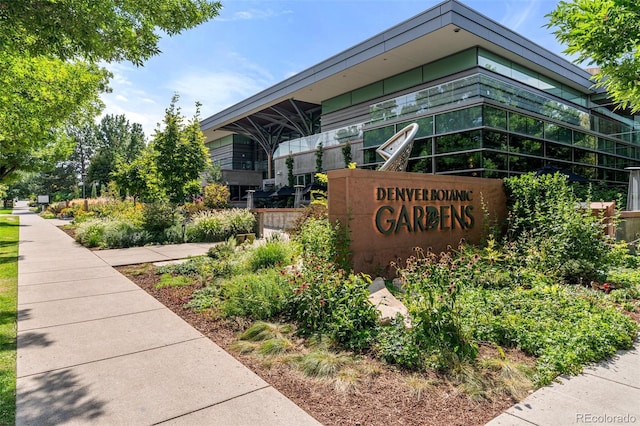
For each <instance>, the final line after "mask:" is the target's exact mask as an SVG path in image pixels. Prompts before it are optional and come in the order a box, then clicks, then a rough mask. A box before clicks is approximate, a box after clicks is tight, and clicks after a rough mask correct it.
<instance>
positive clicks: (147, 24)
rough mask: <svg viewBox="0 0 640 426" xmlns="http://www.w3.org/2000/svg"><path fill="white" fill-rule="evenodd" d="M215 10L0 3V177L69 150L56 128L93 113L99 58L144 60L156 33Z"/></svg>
mask: <svg viewBox="0 0 640 426" xmlns="http://www.w3.org/2000/svg"><path fill="white" fill-rule="evenodd" d="M220 8H221V5H220V3H219V2H216V1H210V0H156V1H153V2H150V1H147V0H55V1H54V0H0V22H1V23H2V24H1V25H0V181H3V180H6V179H8V178H9V177H10V176H11V174H13V173H15V172H16V171H18V170H34V169H37V168H38V167H42V165H43V163H46V162H47V161H48V162H49V163H50V164H51V163H55V161H57V160H59V159H60V158H65V156H66V155H68V153H69V150H70V149H71V148H72V142H70V141H69V140H68V138H67V139H65V138H63V137H61V136H62V135H63V133H61V132H60V127H61V126H63V124H65V123H67V122H68V121H69V120H72V118H73V115H74V114H77V113H78V112H80V111H82V110H85V111H87V110H89V106H90V105H93V106H94V107H95V108H96V111H95V115H97V114H98V107H99V106H100V105H101V104H100V103H99V95H100V93H101V92H102V91H104V90H107V82H108V78H109V76H110V75H109V73H108V72H107V71H106V70H104V69H102V68H100V67H99V66H98V65H96V64H97V63H98V62H99V61H106V62H111V61H122V60H127V61H131V62H132V63H134V64H135V65H142V64H143V63H144V61H145V60H146V59H148V58H150V57H151V56H153V55H155V54H158V53H159V52H160V51H159V49H158V41H159V38H160V34H168V35H175V34H179V33H180V32H181V31H182V30H184V29H188V28H192V27H194V26H196V25H199V24H201V23H203V22H205V21H207V20H209V19H211V18H213V17H214V16H216V15H217V14H218V11H219V10H220ZM50 164H49V165H50Z"/></svg>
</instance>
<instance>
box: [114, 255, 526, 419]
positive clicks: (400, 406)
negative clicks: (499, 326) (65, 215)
mask: <svg viewBox="0 0 640 426" xmlns="http://www.w3.org/2000/svg"><path fill="white" fill-rule="evenodd" d="M118 269H119V271H120V272H121V273H123V274H125V275H127V276H128V277H129V278H130V279H131V280H132V281H133V282H135V283H136V284H137V285H138V286H140V287H141V288H142V289H144V290H145V291H147V292H148V293H149V294H151V295H152V296H153V297H155V298H156V299H157V300H158V301H160V302H161V303H163V304H164V305H165V306H167V307H168V308H169V309H171V310H172V311H173V312H175V313H176V314H177V315H179V316H180V317H182V318H183V319H184V320H185V321H187V322H188V323H189V324H191V325H192V326H193V327H194V328H196V329H197V330H198V331H200V332H201V333H203V334H204V335H206V336H207V337H208V338H209V339H211V340H212V341H213V342H215V343H216V344H218V345H219V346H221V347H222V348H223V349H225V350H227V351H228V352H230V353H231V354H232V355H233V356H234V357H236V358H237V359H238V360H239V361H240V362H242V363H243V364H244V365H246V366H247V367H248V368H250V369H251V370H253V371H254V372H255V373H256V374H258V375H259V376H260V377H262V378H263V379H264V380H265V381H267V382H268V383H269V384H270V385H271V386H273V387H274V388H275V389H277V390H278V391H280V392H281V393H283V394H284V395H286V396H287V397H288V398H289V399H291V400H292V401H294V402H295V403H296V404H297V405H299V406H300V407H301V408H302V409H304V410H305V411H306V412H308V413H309V414H311V415H312V416H313V417H314V418H316V419H317V420H318V421H320V422H321V423H322V424H323V425H327V426H329V425H347V424H348V425H357V424H360V425H483V424H485V423H486V422H488V421H489V420H491V419H492V418H494V417H495V416H497V415H498V414H500V413H502V412H503V411H504V410H506V409H507V408H508V407H510V406H511V405H513V404H514V403H515V402H517V401H516V400H515V399H513V398H511V397H509V396H507V395H500V396H493V397H492V398H491V399H486V398H484V397H479V396H478V395H473V394H471V395H470V394H468V393H465V391H464V390H463V388H462V386H460V385H459V384H457V383H455V382H454V381H453V380H452V379H451V378H448V377H444V376H440V375H437V374H436V373H434V372H428V373H424V374H417V373H414V372H407V371H403V370H402V369H399V368H395V367H393V366H389V365H385V364H383V363H380V362H379V361H376V360H374V359H371V358H369V357H366V356H365V357H362V358H361V360H360V362H361V363H362V364H364V366H362V369H368V370H370V371H372V372H374V373H373V374H371V375H369V376H368V377H366V378H364V379H363V380H361V381H359V383H357V385H356V386H355V388H354V389H350V390H344V389H336V386H335V382H334V381H327V380H319V379H313V378H310V377H306V376H304V375H303V374H301V373H300V372H299V371H297V370H295V369H293V368H291V367H289V366H287V365H284V364H279V363H270V362H269V361H268V359H263V358H259V357H256V356H252V355H242V354H238V353H235V352H234V351H232V350H231V349H230V346H231V344H232V343H233V342H234V341H235V340H236V339H237V338H238V335H239V334H240V332H241V331H243V330H244V329H245V328H246V327H247V326H248V325H249V324H248V323H243V322H240V321H236V322H233V321H227V320H221V319H215V318H213V317H212V316H211V315H207V313H206V312H205V313H195V312H194V311H193V310H191V309H188V308H185V307H184V305H185V303H187V302H188V301H189V300H190V299H191V294H192V293H193V291H194V290H195V289H196V287H195V286H185V287H165V288H160V289H159V288H156V287H155V286H156V284H157V283H158V282H159V280H160V275H157V274H155V272H154V268H153V267H152V266H151V265H142V266H140V265H137V266H134V267H121V268H118ZM141 272H143V273H141ZM506 354H507V358H509V359H511V360H513V361H515V362H519V363H524V364H527V365H530V366H532V365H533V363H534V360H533V358H531V357H528V356H526V355H524V354H523V353H522V352H520V351H517V350H508V351H507V352H506ZM497 356H498V353H497V351H496V349H495V348H494V347H492V346H489V345H481V347H480V356H479V358H480V359H481V358H495V357H497Z"/></svg>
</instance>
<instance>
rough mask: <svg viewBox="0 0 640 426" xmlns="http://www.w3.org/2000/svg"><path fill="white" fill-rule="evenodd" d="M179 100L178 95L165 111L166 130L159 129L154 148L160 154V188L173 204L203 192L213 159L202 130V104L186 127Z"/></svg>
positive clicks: (155, 135) (154, 138)
mask: <svg viewBox="0 0 640 426" xmlns="http://www.w3.org/2000/svg"><path fill="white" fill-rule="evenodd" d="M178 99H179V96H178V95H174V96H173V98H172V99H171V104H170V105H169V108H167V109H166V110H165V116H164V129H157V130H156V133H155V134H154V136H153V142H152V143H151V146H152V148H153V149H154V150H155V152H156V153H157V159H156V168H157V170H158V176H159V179H160V185H161V187H162V188H163V190H164V191H165V193H166V194H167V196H168V198H169V200H170V201H171V202H174V203H178V204H180V203H184V202H185V201H186V200H187V198H188V197H192V196H194V195H197V194H198V193H200V172H202V171H204V170H205V169H206V168H207V167H208V166H209V165H210V164H211V159H210V158H209V151H208V150H207V147H206V146H205V145H204V135H203V134H202V131H201V130H200V120H199V114H200V104H199V103H197V104H196V114H195V115H194V117H193V118H192V119H191V120H190V121H189V122H188V123H187V124H185V123H184V118H183V116H182V114H181V111H180V108H178V107H177V106H176V103H177V102H178Z"/></svg>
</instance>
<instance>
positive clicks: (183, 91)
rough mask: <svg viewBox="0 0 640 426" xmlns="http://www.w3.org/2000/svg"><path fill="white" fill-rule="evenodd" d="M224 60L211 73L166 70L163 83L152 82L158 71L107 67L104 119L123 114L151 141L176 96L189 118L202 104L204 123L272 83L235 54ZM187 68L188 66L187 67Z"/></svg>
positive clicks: (208, 70) (196, 69)
mask: <svg viewBox="0 0 640 426" xmlns="http://www.w3.org/2000/svg"><path fill="white" fill-rule="evenodd" d="M222 56H224V57H225V60H221V61H219V62H218V64H220V65H218V64H214V65H211V64H208V65H206V66H207V67H208V69H204V68H199V67H198V68H196V67H193V66H190V67H189V68H188V69H184V70H183V69H181V68H179V67H174V68H173V69H171V70H167V69H163V74H164V75H166V76H165V79H166V81H164V82H163V83H161V84H159V83H157V82H155V81H150V79H151V77H150V76H152V75H154V71H153V70H151V69H146V68H135V67H127V66H122V65H120V64H117V65H116V66H112V65H108V66H107V67H108V68H109V70H110V71H111V72H112V73H113V74H114V78H113V79H112V80H111V82H110V86H111V87H112V89H113V91H112V93H109V94H104V95H103V96H102V100H103V102H104V103H105V105H106V107H105V110H104V112H103V115H104V114H116V115H118V114H124V115H125V116H126V117H127V119H128V120H129V121H130V122H135V123H140V124H141V125H142V127H143V128H144V131H145V135H147V137H148V138H150V137H151V135H153V133H154V132H155V129H156V127H157V124H158V123H159V122H161V121H162V119H163V116H164V110H165V108H167V107H168V106H169V102H170V100H171V97H172V96H173V95H174V94H175V93H178V94H179V95H180V100H179V102H178V107H180V109H181V112H182V114H183V115H184V116H185V117H187V118H191V117H192V116H193V114H194V113H195V103H196V102H200V103H201V104H202V106H201V110H200V118H201V119H202V118H206V117H208V116H210V115H212V114H215V113H217V112H219V111H221V110H223V109H225V108H228V107H230V106H232V105H234V104H235V103H237V102H240V101H242V100H243V99H245V98H247V97H249V96H251V95H254V94H256V93H257V92H259V91H261V90H264V89H265V88H267V87H268V86H270V85H271V84H273V78H272V76H271V75H270V73H269V72H268V71H266V70H265V69H263V68H261V67H259V66H257V65H256V64H255V63H253V62H251V61H249V60H247V59H246V58H244V57H242V56H241V55H238V54H236V53H233V52H227V53H226V54H223V55H220V57H222ZM185 68H186V67H185Z"/></svg>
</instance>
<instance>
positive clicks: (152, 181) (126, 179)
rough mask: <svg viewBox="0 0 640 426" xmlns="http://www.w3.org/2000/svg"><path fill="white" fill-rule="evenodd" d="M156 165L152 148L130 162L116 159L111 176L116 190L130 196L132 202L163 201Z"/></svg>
mask: <svg viewBox="0 0 640 426" xmlns="http://www.w3.org/2000/svg"><path fill="white" fill-rule="evenodd" d="M156 164H157V153H156V152H155V151H154V150H153V148H152V147H148V148H145V149H144V150H143V151H142V152H141V153H140V155H138V156H137V157H136V158H135V159H134V160H133V161H131V162H127V161H124V160H123V159H122V157H118V158H117V159H116V168H115V170H114V172H113V173H112V175H111V176H112V178H113V179H114V181H115V182H116V184H117V185H118V188H119V189H120V190H121V191H123V192H124V193H126V194H128V195H130V196H132V197H133V199H134V201H137V200H142V201H159V200H163V199H164V198H165V193H164V191H163V189H162V188H161V186H160V180H159V176H158V169H157V166H156Z"/></svg>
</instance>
